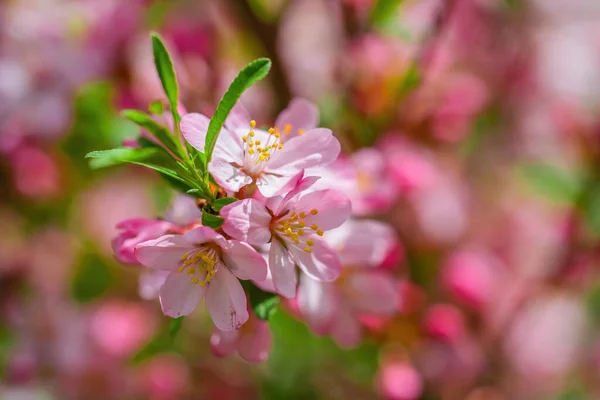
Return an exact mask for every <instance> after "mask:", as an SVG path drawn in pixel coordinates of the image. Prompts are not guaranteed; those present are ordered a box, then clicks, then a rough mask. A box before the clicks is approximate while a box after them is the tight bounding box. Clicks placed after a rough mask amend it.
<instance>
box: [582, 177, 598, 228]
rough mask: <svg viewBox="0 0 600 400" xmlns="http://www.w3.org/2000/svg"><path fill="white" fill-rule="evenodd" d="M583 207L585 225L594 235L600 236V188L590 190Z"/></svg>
mask: <svg viewBox="0 0 600 400" xmlns="http://www.w3.org/2000/svg"><path fill="white" fill-rule="evenodd" d="M583 206H584V207H585V208H584V210H583V212H584V221H585V223H586V224H587V226H588V227H589V228H590V230H591V231H592V232H593V234H594V235H596V236H600V186H598V185H596V186H595V187H594V188H593V189H591V190H590V192H589V194H588V196H587V198H586V199H585V204H583Z"/></svg>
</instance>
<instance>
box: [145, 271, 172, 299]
mask: <svg viewBox="0 0 600 400" xmlns="http://www.w3.org/2000/svg"><path fill="white" fill-rule="evenodd" d="M169 274H170V272H169V271H153V270H147V271H144V272H142V273H141V274H140V277H139V280H138V283H139V286H138V294H139V295H140V297H141V298H142V299H144V300H154V299H156V298H158V295H159V293H160V288H161V287H162V286H163V285H164V284H165V280H166V279H167V277H168V276H169Z"/></svg>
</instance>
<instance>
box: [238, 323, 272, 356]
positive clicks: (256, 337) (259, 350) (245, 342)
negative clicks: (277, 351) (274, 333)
mask: <svg viewBox="0 0 600 400" xmlns="http://www.w3.org/2000/svg"><path fill="white" fill-rule="evenodd" d="M248 325H249V326H248ZM271 341H272V338H271V330H270V329H269V325H268V324H267V323H266V322H265V321H261V320H259V319H258V318H256V317H254V318H253V319H252V320H251V321H248V324H246V325H244V326H243V327H242V328H241V329H240V335H239V338H238V342H237V351H238V353H239V355H240V357H242V358H243V359H244V360H246V361H248V362H263V361H266V360H267V358H269V351H270V350H271Z"/></svg>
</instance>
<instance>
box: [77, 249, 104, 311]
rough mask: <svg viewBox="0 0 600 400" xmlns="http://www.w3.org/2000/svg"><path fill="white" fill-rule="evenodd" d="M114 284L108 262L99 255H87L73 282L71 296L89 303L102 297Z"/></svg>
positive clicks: (81, 261)
mask: <svg viewBox="0 0 600 400" xmlns="http://www.w3.org/2000/svg"><path fill="white" fill-rule="evenodd" d="M112 282H113V276H112V274H111V271H110V269H109V267H108V265H107V264H106V262H105V261H104V260H103V259H102V258H101V257H100V256H98V255H97V254H94V253H87V254H85V255H84V256H83V257H82V258H81V260H80V261H79V266H78V267H77V269H76V271H75V276H74V277H73V280H72V281H71V296H72V297H73V298H74V299H75V300H76V301H78V302H80V303H87V302H90V301H92V300H94V299H97V298H98V297H100V296H102V295H103V294H104V293H105V292H106V290H107V289H108V288H109V286H110V285H111V284H112Z"/></svg>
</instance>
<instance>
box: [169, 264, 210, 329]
mask: <svg viewBox="0 0 600 400" xmlns="http://www.w3.org/2000/svg"><path fill="white" fill-rule="evenodd" d="M205 291H206V287H204V286H200V285H197V284H194V283H193V282H192V278H191V277H190V275H188V274H186V273H185V272H173V273H171V274H170V275H169V276H168V277H167V280H166V281H165V284H164V285H163V286H162V288H161V289H160V305H161V307H162V311H163V314H165V315H168V316H169V317H173V318H178V317H181V316H182V315H189V314H191V313H192V311H194V310H195V309H196V307H198V304H200V301H202V297H203V296H204V292H205Z"/></svg>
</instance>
